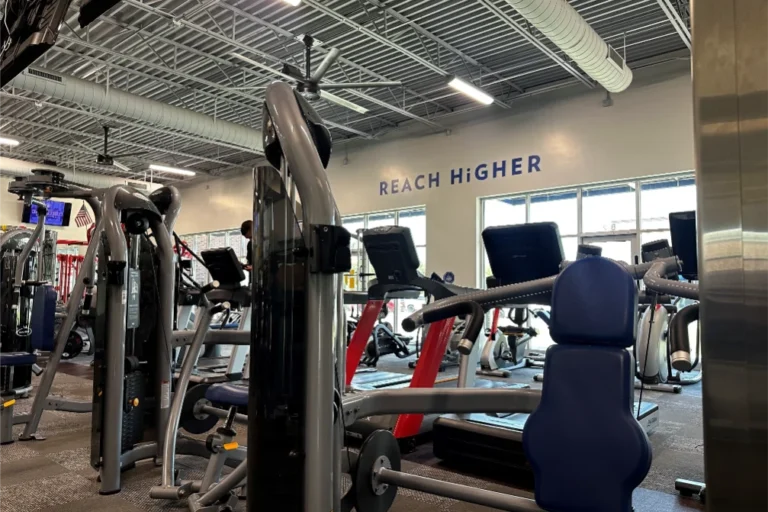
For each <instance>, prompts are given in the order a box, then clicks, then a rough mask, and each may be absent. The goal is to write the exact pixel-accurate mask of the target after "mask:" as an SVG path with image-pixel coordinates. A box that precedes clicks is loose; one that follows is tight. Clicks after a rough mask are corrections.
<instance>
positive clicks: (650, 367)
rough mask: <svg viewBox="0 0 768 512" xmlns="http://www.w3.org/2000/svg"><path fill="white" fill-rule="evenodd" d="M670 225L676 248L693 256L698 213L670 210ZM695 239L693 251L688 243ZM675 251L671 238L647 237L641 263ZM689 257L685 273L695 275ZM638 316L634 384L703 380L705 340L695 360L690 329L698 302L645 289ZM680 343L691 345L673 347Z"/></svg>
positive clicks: (666, 388) (665, 388) (672, 388)
mask: <svg viewBox="0 0 768 512" xmlns="http://www.w3.org/2000/svg"><path fill="white" fill-rule="evenodd" d="M691 215H693V217H692V218H691ZM670 229H671V232H672V238H673V240H676V239H677V240H678V243H677V245H676V249H678V250H683V251H684V252H685V254H686V260H687V261H690V260H691V259H692V258H693V259H694V261H695V257H694V256H693V254H695V247H696V246H695V243H696V220H695V214H694V213H693V212H679V213H671V214H670ZM691 244H693V251H694V252H693V254H692V253H691V252H690V250H688V248H685V247H684V246H686V245H691ZM677 252H678V251H677V250H675V251H673V250H672V248H671V247H670V246H669V242H668V241H667V240H658V241H654V242H649V243H646V244H643V246H642V248H641V254H642V259H643V263H648V262H651V261H654V260H657V259H660V258H666V257H670V256H674V255H676V253H677ZM677 255H678V256H679V254H677ZM686 260H683V270H682V277H684V278H687V279H689V280H693V279H695V277H696V272H695V270H694V271H693V273H692V272H691V268H690V266H688V264H686V263H685V261H686ZM643 302H645V304H643ZM640 315H641V316H640V325H639V327H638V337H637V345H636V353H635V359H636V361H637V379H638V380H637V381H636V382H635V387H636V388H638V389H640V388H644V389H650V390H653V391H661V392H665V393H681V392H682V386H688V385H691V384H696V383H698V382H700V381H701V378H702V372H701V367H700V363H701V344H700V343H696V349H695V351H694V354H693V359H692V360H691V352H690V346H689V344H688V339H689V335H688V331H687V329H688V326H689V325H690V324H691V323H693V322H695V321H696V320H697V319H698V303H696V302H692V301H690V300H686V299H677V298H675V299H673V298H672V297H670V296H669V295H660V294H657V293H651V294H646V295H644V296H641V305H640ZM678 316H679V318H678ZM681 343H685V345H686V346H687V347H688V348H687V350H682V351H681V350H677V349H676V348H675V347H679V346H680V344H681Z"/></svg>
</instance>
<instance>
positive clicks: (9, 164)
mask: <svg viewBox="0 0 768 512" xmlns="http://www.w3.org/2000/svg"><path fill="white" fill-rule="evenodd" d="M32 169H48V170H51V171H57V172H60V173H62V174H64V178H65V179H67V180H69V181H72V182H74V183H78V184H80V185H84V186H86V187H91V188H109V187H112V186H114V185H130V186H132V187H135V188H138V189H139V190H145V191H151V190H152V189H154V188H159V187H160V186H161V185H153V184H151V183H147V182H145V181H137V180H129V179H127V178H117V177H113V176H101V175H100V174H93V173H89V172H74V171H72V170H70V169H62V168H61V167H56V166H53V165H45V164H38V163H35V162H27V161H25V160H17V159H15V158H7V157H2V156H0V175H2V176H10V177H17V176H29V175H30V174H31V173H32ZM0 192H2V191H0Z"/></svg>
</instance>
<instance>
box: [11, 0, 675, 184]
mask: <svg viewBox="0 0 768 512" xmlns="http://www.w3.org/2000/svg"><path fill="white" fill-rule="evenodd" d="M659 1H660V0H570V2H571V4H572V5H573V7H574V8H576V10H578V11H579V12H580V13H581V15H582V16H583V17H584V18H585V19H586V21H587V22H588V23H589V24H590V25H591V26H592V27H593V28H594V29H595V30H596V31H597V32H598V33H599V34H600V35H601V36H602V37H603V38H604V39H605V40H606V41H607V42H608V43H609V44H611V45H612V46H613V47H614V48H615V49H616V50H617V51H619V53H621V54H625V55H626V59H627V61H628V63H629V65H630V67H631V66H632V64H633V62H634V63H636V62H638V61H643V60H645V59H648V58H651V57H657V56H663V55H665V54H668V53H671V52H674V51H677V50H684V49H686V46H685V44H684V42H683V40H682V39H681V37H680V36H679V35H678V33H677V32H676V31H675V29H674V28H673V26H672V24H671V23H670V20H669V19H668V18H667V15H666V14H665V12H664V11H663V10H662V8H661V7H660V5H659ZM672 3H673V4H674V7H675V8H676V9H677V12H678V13H679V14H680V16H681V17H682V19H683V20H684V21H685V22H686V23H688V20H689V14H688V2H687V0H672ZM78 8H79V2H77V1H75V2H73V4H72V6H71V7H70V9H71V10H70V17H69V19H68V21H67V23H66V24H65V25H64V26H63V27H62V30H61V34H60V37H59V41H58V44H57V46H56V47H55V48H53V49H52V50H50V51H49V52H48V53H47V54H46V55H45V56H44V57H43V58H42V59H41V60H40V61H38V62H37V63H36V66H37V67H40V68H42V69H47V70H51V71H54V72H62V73H68V74H72V75H75V76H77V77H79V78H83V79H87V80H91V81H96V82H98V83H102V84H105V83H107V82H108V83H109V84H110V86H112V87H118V88H121V89H123V90H125V91H128V92H131V93H134V94H138V95H141V96H144V97H147V98H152V99H155V100H159V101H162V102H165V103H169V104H172V105H176V106H180V107H185V108H188V109H192V110H195V111H198V112H202V113H206V114H208V115H211V116H216V117H217V118H219V119H224V120H227V121H232V122H235V123H240V124H244V125H247V126H250V127H253V128H256V129H259V128H260V126H261V101H262V98H263V92H264V87H265V86H266V85H267V84H268V83H269V82H271V81H272V80H274V79H275V78H276V76H275V75H273V74H271V73H269V72H267V71H265V70H263V69H259V68H257V67H251V66H249V65H248V64H246V63H245V62H243V61H242V60H240V59H238V58H236V57H234V56H233V55H232V53H233V52H237V53H240V54H242V55H244V56H246V57H248V58H250V59H252V60H255V61H257V62H260V63H262V64H265V65H267V66H269V67H271V68H273V69H275V70H279V69H280V68H281V63H282V62H288V63H292V64H294V65H299V66H301V65H302V63H303V56H302V55H303V54H302V51H303V46H302V43H301V42H300V41H299V36H301V35H302V34H305V33H309V34H312V35H313V36H314V37H315V38H316V39H317V40H318V41H319V43H320V44H319V45H316V51H315V54H314V57H315V60H316V61H317V62H319V60H320V59H321V58H322V56H323V55H324V53H325V52H327V51H328V49H330V48H332V47H336V48H339V49H340V50H341V52H342V58H341V59H340V60H339V61H338V63H337V64H336V65H335V66H334V67H333V68H332V70H331V71H330V72H329V73H328V74H327V75H326V78H325V80H330V81H334V82H349V81H360V80H363V81H376V80H399V81H402V83H403V87H398V88H389V89H370V90H365V91H347V90H342V91H334V93H335V94H337V95H338V96H341V97H343V98H345V99H347V100H349V101H352V102H354V103H357V104H358V105H362V106H364V107H366V108H367V109H369V112H368V113H367V114H360V113H357V112H355V111H352V110H349V109H347V108H344V107H341V106H338V105H336V104H333V103H328V102H326V101H323V100H319V101H316V102H315V103H314V105H315V107H316V108H317V110H318V112H319V113H320V114H321V116H322V117H323V118H324V119H325V120H327V121H328V122H329V125H330V127H331V130H332V133H333V135H334V138H335V139H337V140H338V139H344V138H349V137H365V138H375V137H377V136H378V135H380V134H382V133H384V132H387V131H391V130H395V129H397V128H398V126H400V125H401V124H402V123H420V124H422V125H424V127H425V128H426V129H429V130H434V131H439V130H441V129H442V125H441V119H444V118H445V117H446V116H450V115H453V114H455V113H460V112H465V111H467V110H472V109H477V108H479V107H478V105H477V104H476V103H474V102H472V100H470V99H468V98H467V97H465V96H463V95H460V94H457V93H455V92H454V91H453V90H452V89H449V88H448V87H447V86H446V83H447V78H446V77H447V76H448V75H451V74H455V75H458V76H460V77H462V78H464V79H470V80H472V81H473V82H474V84H475V85H477V86H480V87H482V88H483V89H484V90H485V91H487V92H488V93H490V94H493V95H494V96H495V98H496V100H497V103H496V104H495V105H493V106H491V107H488V108H495V109H500V108H512V105H513V103H514V102H515V101H520V100H522V99H523V98H525V97H526V96H530V95H531V94H534V93H536V92H539V91H541V90H542V88H547V87H548V86H557V87H560V86H567V85H571V84H577V85H576V86H578V87H585V88H586V87H588V86H589V85H591V83H590V82H591V81H590V80H589V79H588V77H586V78H587V80H584V78H585V76H583V77H578V79H577V77H575V76H573V75H572V74H570V73H569V72H568V71H567V70H566V69H564V67H562V66H561V65H560V64H559V63H558V62H556V60H554V59H552V58H551V57H549V56H547V55H546V54H545V53H544V51H542V49H541V47H540V46H541V45H543V46H544V47H546V48H549V49H550V50H552V51H554V52H555V53H556V55H557V56H558V58H559V59H563V60H566V59H567V57H565V56H564V54H563V53H562V52H561V51H559V50H558V49H557V48H556V47H554V46H553V45H552V44H551V43H550V42H549V41H548V40H546V38H543V37H541V35H540V34H538V33H537V32H536V31H535V30H532V29H531V28H530V27H529V26H528V25H527V23H526V22H525V20H524V19H523V18H522V17H520V16H519V15H518V14H517V12H516V11H515V10H514V9H513V8H512V7H511V6H509V4H508V3H507V2H506V1H505V0H386V1H385V0H302V3H301V4H300V5H299V6H298V7H293V6H291V5H288V4H286V3H285V2H283V1H281V0H240V1H237V0H197V1H196V2H191V1H188V0H158V1H151V0H144V1H140V0H123V1H122V2H121V3H120V4H119V5H118V6H117V7H116V8H115V9H113V10H112V11H110V12H109V13H107V14H106V15H105V16H103V17H102V18H100V19H99V20H98V21H97V22H95V23H93V24H92V25H91V26H90V27H89V28H88V29H87V30H84V29H80V28H79V27H78V26H77V21H76V20H77V12H78ZM520 28H522V30H523V31H524V32H525V33H526V35H527V36H528V37H527V39H526V38H525V37H523V35H521V33H520V32H519V30H520ZM531 36H532V37H531ZM531 39H532V40H533V42H531ZM579 79H580V80H581V82H587V84H585V83H580V81H579ZM0 101H2V111H1V112H0V134H3V135H6V136H11V137H16V138H18V139H20V140H22V141H23V143H22V144H21V145H20V146H18V147H16V148H13V149H10V150H9V149H7V148H5V147H3V148H2V151H1V154H3V155H5V156H13V157H16V158H22V159H27V160H32V161H42V159H49V160H55V161H57V162H58V164H59V165H60V166H65V167H72V166H74V167H76V168H77V169H82V170H87V171H89V172H97V173H103V174H110V175H116V176H125V177H139V178H141V177H143V176H145V172H146V171H145V169H146V168H147V164H148V163H150V162H156V163H165V164H168V165H174V166H177V167H184V168H189V169H193V170H196V171H198V172H201V173H208V174H213V175H216V174H220V173H222V172H226V171H228V170H236V169H237V168H239V167H242V168H247V167H249V165H250V164H252V163H253V162H254V161H255V160H256V159H258V158H259V155H258V154H257V153H254V152H253V151H249V150H243V149H242V148H239V147H237V146H233V145H231V144H226V143H220V142H216V141H210V140H206V139H203V138H200V137H195V136H191V135H188V134H183V133H180V132H174V131H172V130H168V129H165V128H160V127H157V126H152V125H149V124H146V123H141V122H137V121H135V120H130V119H124V118H121V117H119V116H114V115H112V114H109V113H107V112H96V111H90V110H87V109H85V108H83V107H82V106H81V105H77V104H71V103H66V102H62V101H58V100H54V99H51V98H47V97H43V96H40V95H36V94H32V93H27V92H25V91H21V90H12V89H11V88H9V87H6V89H5V90H4V91H3V92H2V96H0ZM103 123H108V124H109V125H110V126H112V127H113V130H112V132H111V135H112V140H111V142H110V153H111V154H124V153H131V152H146V153H144V154H141V155H139V156H136V157H135V158H134V157H129V158H122V159H119V160H120V161H121V162H122V163H123V164H126V165H128V166H129V167H130V168H131V172H125V171H122V170H120V169H118V168H115V167H102V166H98V165H96V163H95V159H96V153H97V152H98V151H101V144H102V142H101V138H102V128H101V125H102V124H103ZM154 179H157V180H160V181H165V180H170V179H177V178H176V177H174V176H171V175H165V176H163V175H157V176H154Z"/></svg>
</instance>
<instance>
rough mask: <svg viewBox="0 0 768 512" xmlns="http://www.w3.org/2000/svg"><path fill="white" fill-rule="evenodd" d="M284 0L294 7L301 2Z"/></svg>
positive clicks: (299, 0)
mask: <svg viewBox="0 0 768 512" xmlns="http://www.w3.org/2000/svg"><path fill="white" fill-rule="evenodd" d="M283 2H285V3H287V4H290V5H292V6H294V7H298V5H299V4H300V3H301V0H283Z"/></svg>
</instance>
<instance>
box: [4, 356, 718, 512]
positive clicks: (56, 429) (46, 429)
mask: <svg viewBox="0 0 768 512" xmlns="http://www.w3.org/2000/svg"><path fill="white" fill-rule="evenodd" d="M407 362H408V360H407V359H396V358H394V357H393V356H389V357H385V358H383V359H382V361H380V363H379V368H380V369H381V370H387V371H396V372H401V373H408V372H409V370H408V365H407ZM61 366H62V368H61V372H60V373H59V375H57V377H56V380H55V382H54V394H60V395H66V396H69V397H75V398H79V399H82V400H89V399H90V395H91V378H92V376H91V370H90V368H89V366H88V361H87V360H85V359H79V360H76V361H75V362H67V363H63V364H62V365H61ZM454 372H455V369H454V370H453V372H452V371H451V370H448V371H447V372H446V375H450V374H451V373H454ZM535 373H538V371H537V370H534V369H525V370H518V371H516V372H514V373H513V376H512V377H511V378H510V379H507V380H508V381H510V382H523V383H532V382H533V375H534V374H535ZM441 376H442V375H441ZM538 386H540V384H536V383H533V384H532V387H538ZM643 400H644V401H645V400H648V401H652V402H656V403H658V404H659V408H660V423H659V427H658V429H657V430H656V432H654V434H653V435H652V436H651V441H652V443H653V466H652V467H651V472H650V474H649V475H648V477H647V478H646V480H645V482H644V483H643V487H642V488H641V489H638V490H637V491H636V493H635V500H634V506H635V510H636V512H651V511H653V512H678V511H690V510H704V507H703V506H702V505H701V504H700V503H699V502H698V501H697V500H696V499H686V498H681V497H679V496H678V495H677V494H676V492H675V489H674V480H675V478H679V477H682V478H687V479H690V480H698V481H701V480H703V478H704V469H703V466H704V463H703V448H702V443H703V442H702V419H701V418H702V416H701V385H700V384H697V385H694V386H689V387H686V388H684V390H683V393H682V394H679V395H673V394H668V393H656V392H650V391H645V392H644V393H643ZM30 405H31V400H23V401H20V402H19V403H18V405H17V406H16V411H17V413H24V412H26V411H27V410H28V409H29V406H30ZM90 420H91V418H90V414H71V413H60V412H46V413H44V415H43V420H42V422H41V426H40V433H41V434H42V435H44V436H46V437H47V439H46V440H44V441H37V442H25V443H20V442H16V443H14V444H11V445H8V446H3V447H0V508H1V509H2V510H3V511H4V512H5V511H13V512H15V511H19V512H21V511H29V512H32V511H51V512H53V511H56V512H69V511H73V512H82V511H85V510H87V511H92V512H102V511H103V512H137V511H162V510H174V509H179V510H185V509H186V503H184V502H179V503H175V504H174V503H167V502H161V501H156V500H152V499H150V497H149V488H150V487H151V486H152V485H155V484H156V483H157V482H159V479H160V470H159V468H155V467H152V466H151V465H149V464H147V463H143V464H140V465H139V466H138V467H137V468H136V469H134V470H131V471H128V472H126V473H125V474H124V475H123V491H122V492H121V493H119V494H117V495H113V496H100V495H99V494H98V483H97V481H96V477H97V473H96V472H95V471H94V470H93V469H92V468H91V467H90V465H89V450H90ZM15 430H16V433H17V434H18V433H19V432H20V431H21V427H15ZM239 438H240V439H241V440H243V439H245V433H244V432H243V433H241V434H240V435H239ZM404 458H405V462H404V464H403V469H404V470H406V471H407V472H409V473H413V474H418V475H422V476H430V477H435V478H440V479H443V480H447V481H451V482H456V483H462V484H465V485H471V486H473V487H478V488H484V489H492V490H497V491H500V492H514V493H515V494H519V495H526V493H524V492H521V491H518V490H514V489H512V488H510V487H509V486H508V485H505V483H504V477H503V475H499V476H498V478H493V479H488V475H483V476H482V478H480V476H479V475H473V474H470V473H467V472H464V471H461V472H459V471H457V470H456V469H455V468H447V467H445V466H443V465H442V464H441V463H440V461H439V460H437V459H435V458H434V457H433V456H432V450H431V445H430V444H428V443H427V444H424V445H421V446H420V447H419V448H418V449H417V450H416V452H414V453H411V454H408V455H406V456H404ZM178 459H179V461H178V466H179V469H180V470H181V472H182V475H183V476H184V477H185V478H201V477H202V473H203V469H204V467H205V462H204V461H202V460H201V459H198V458H194V457H179V458H178ZM240 508H241V509H242V510H244V509H245V504H244V502H242V501H241V506H240ZM392 510H393V511H394V512H405V511H410V512H421V511H425V512H426V511H442V512H474V511H478V512H479V511H481V510H489V509H487V508H485V507H480V506H476V505H469V504H466V503H461V502H457V501H455V500H451V499H445V498H438V497H435V496H430V495H426V494H421V493H416V492H412V491H408V490H405V489H403V490H401V491H400V492H399V495H398V498H397V500H396V501H395V504H394V506H393V507H392Z"/></svg>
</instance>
